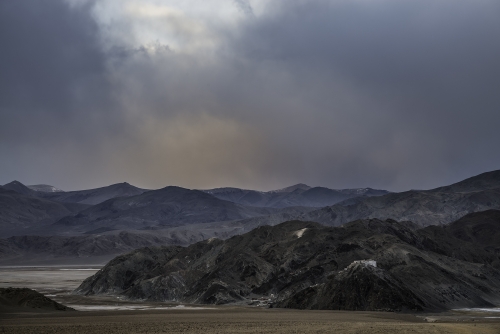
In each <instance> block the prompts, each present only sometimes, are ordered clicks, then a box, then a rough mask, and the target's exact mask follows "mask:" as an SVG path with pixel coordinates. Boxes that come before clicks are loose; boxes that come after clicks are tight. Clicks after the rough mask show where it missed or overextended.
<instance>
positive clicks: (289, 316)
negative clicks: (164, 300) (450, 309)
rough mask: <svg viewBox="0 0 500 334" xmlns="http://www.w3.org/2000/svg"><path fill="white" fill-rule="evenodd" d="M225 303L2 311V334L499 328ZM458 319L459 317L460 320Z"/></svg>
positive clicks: (494, 323) (497, 325) (497, 326)
mask: <svg viewBox="0 0 500 334" xmlns="http://www.w3.org/2000/svg"><path fill="white" fill-rule="evenodd" d="M444 318H445V317H443V319H439V320H438V321H444V322H434V323H430V322H427V321H426V320H425V319H424V318H422V317H417V316H414V315H405V314H395V313H377V312H343V311H299V310H284V309H271V310H270V309H256V308H244V307H225V308H224V307H221V308H217V309H205V310H168V311H165V310H161V311H106V312H72V313H64V314H60V313H59V314H55V313H39V314H33V313H30V314H27V313H25V314H21V313H19V314H3V315H0V333H36V334H43V333H75V334H78V333H107V334H108V333H109V334H113V333H203V334H209V333H383V334H388V333H412V334H414V333H449V334H455V333H475V334H480V333H484V334H489V333H491V334H494V333H500V322H498V319H491V320H490V321H488V319H484V318H483V319H481V320H480V323H476V321H473V320H472V319H469V320H463V319H458V318H448V319H444ZM456 321H459V323H457V322H456Z"/></svg>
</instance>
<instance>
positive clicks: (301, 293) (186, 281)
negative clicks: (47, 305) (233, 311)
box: [75, 211, 500, 311]
mask: <svg viewBox="0 0 500 334" xmlns="http://www.w3.org/2000/svg"><path fill="white" fill-rule="evenodd" d="M482 216H483V217H484V219H483V218H481V217H482ZM485 226H487V227H488V229H491V230H494V231H498V230H499V229H500V213H499V212H498V211H488V212H485V213H478V214H476V215H472V216H467V217H464V218H463V219H461V220H460V221H458V222H456V223H453V224H451V225H450V226H449V227H442V226H432V227H429V228H425V229H421V230H417V229H416V225H415V224H412V223H405V222H402V223H400V222H396V221H393V220H386V221H381V220H377V219H370V220H359V221H355V222H351V223H349V224H346V225H345V226H343V227H336V228H331V227H324V226H321V225H319V224H317V223H311V222H301V221H292V222H286V223H283V224H280V225H277V226H273V227H270V226H262V227H259V228H257V229H255V230H253V231H251V232H249V233H246V234H244V235H240V236H235V237H232V238H230V239H228V240H225V241H222V240H218V239H210V240H207V241H204V242H198V243H196V244H193V245H191V246H189V247H185V248H184V247H175V246H172V247H160V248H144V249H139V250H136V251H134V252H132V253H129V254H126V255H122V256H119V257H117V258H115V259H113V260H112V261H110V262H109V263H108V264H107V265H106V266H105V267H104V268H103V269H101V270H100V271H99V272H97V273H96V274H95V275H94V276H92V277H89V278H88V279H86V280H85V281H84V282H83V283H82V284H81V285H80V287H79V288H78V289H77V290H75V293H79V294H87V295H88V294H119V295H123V296H126V297H129V298H137V299H144V298H145V299H150V300H163V301H166V300H176V301H181V302H194V303H207V304H224V303H245V304H246V303H254V300H253V299H255V298H259V299H265V300H266V303H271V304H275V305H277V306H280V307H293V308H309V309H345V310H395V311H401V310H414V311H418V310H444V309H449V308H457V307H481V306H492V305H498V303H499V302H500V263H499V254H498V253H497V250H496V249H492V248H491V247H490V246H489V245H490V244H494V243H495V242H496V243H497V244H500V240H497V239H496V238H497V236H498V234H497V233H496V234H492V235H493V237H492V239H490V240H489V241H488V242H487V243H486V246H485V245H483V241H484V240H486V239H485V238H486V236H485V235H483V234H481V233H478V231H481V230H483V229H484V228H485ZM463 230H466V231H476V232H471V233H472V234H474V233H475V234H474V235H475V238H476V239H474V238H470V236H469V234H465V235H464V234H463V233H461V232H459V231H463ZM457 233H458V234H459V236H463V237H458V236H456V234H457ZM489 234H490V235H491V233H489ZM464 238H469V241H466V240H464ZM357 260H373V261H376V267H375V266H373V265H372V262H355V261H357Z"/></svg>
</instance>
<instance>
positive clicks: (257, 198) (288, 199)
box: [205, 184, 389, 208]
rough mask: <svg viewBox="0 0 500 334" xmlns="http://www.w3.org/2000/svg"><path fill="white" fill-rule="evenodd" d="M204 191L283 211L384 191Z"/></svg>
mask: <svg viewBox="0 0 500 334" xmlns="http://www.w3.org/2000/svg"><path fill="white" fill-rule="evenodd" d="M205 192H207V193H209V194H211V195H213V196H215V197H217V198H219V199H223V200H226V201H231V202H234V203H239V204H242V205H251V206H259V207H272V208H284V207H291V206H307V207H323V206H327V205H332V204H335V203H338V202H341V201H343V200H346V199H349V198H354V197H359V196H380V195H385V194H387V193H389V192H388V191H386V190H376V189H371V188H362V189H342V190H334V189H329V188H324V187H309V186H307V185H305V184H296V185H294V186H290V187H287V188H283V189H279V190H273V191H267V192H264V191H256V190H247V189H239V188H217V189H210V190H205Z"/></svg>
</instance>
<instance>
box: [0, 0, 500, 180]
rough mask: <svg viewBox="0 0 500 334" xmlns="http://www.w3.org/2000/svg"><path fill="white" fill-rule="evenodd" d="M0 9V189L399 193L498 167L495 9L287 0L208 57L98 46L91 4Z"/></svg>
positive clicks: (223, 36)
mask: <svg viewBox="0 0 500 334" xmlns="http://www.w3.org/2000/svg"><path fill="white" fill-rule="evenodd" d="M235 3H236V4H237V5H238V6H240V9H241V10H242V11H246V12H247V13H253V11H252V7H251V2H246V1H235ZM229 5H231V4H230V3H229ZM0 6H1V9H0V15H1V17H0V25H1V26H0V41H1V42H2V45H4V46H6V48H5V50H7V52H2V53H0V71H1V75H0V88H1V89H0V117H1V122H0V156H1V159H0V160H1V162H0V175H1V180H2V183H5V182H8V181H10V180H11V179H14V178H16V179H19V180H20V181H23V182H26V183H39V182H47V183H53V184H54V185H56V186H58V187H61V188H66V189H71V188H85V187H91V186H99V185H103V184H109V183H112V182H120V181H124V180H126V181H128V182H131V183H135V184H137V185H139V186H144V187H161V186H164V185H167V184H177V185H181V186H186V187H197V188H202V187H212V186H224V185H232V186H242V187H251V188H261V189H269V188H273V187H279V186H284V185H287V184H291V183H294V182H306V183H310V184H313V185H325V186H330V187H338V188H341V187H358V186H371V187H380V188H389V189H391V190H403V189H407V188H428V187H433V186H438V185H441V184H444V183H449V182H453V181H457V180H459V179H461V178H464V177H467V176H470V175H473V174H476V173H480V172H483V171H487V170H492V169H498V166H500V154H499V153H498V151H497V150H496V146H497V143H499V142H500V132H499V131H497V128H498V125H499V124H500V112H498V109H499V106H500V94H498V91H500V82H499V80H500V79H499V78H500V66H499V64H498V59H500V39H498V36H499V35H500V22H499V21H498V19H497V18H498V15H497V14H498V13H500V4H499V3H498V2H495V1H481V2H470V1H441V2H439V3H437V4H436V3H435V2H431V1H405V2H401V1H384V0H380V1H308V2H302V1H282V2H280V1H276V2H273V4H272V5H270V6H269V8H267V11H266V12H265V13H263V14H262V15H251V16H249V18H248V19H247V20H245V21H244V22H243V23H242V24H241V25H240V26H239V27H238V31H236V32H235V31H232V30H227V31H225V30H224V29H219V30H217V33H218V35H217V39H218V41H219V42H218V43H219V46H218V48H217V49H216V50H215V52H214V53H212V54H206V53H203V52H192V53H189V54H185V53H182V52H178V51H176V50H175V48H172V47H170V46H169V45H168V41H157V42H155V43H156V44H154V45H153V46H151V45H149V46H147V47H146V46H144V47H143V48H142V49H141V48H140V47H139V48H135V49H127V48H124V47H122V46H117V47H113V45H106V48H103V45H102V38H101V37H102V35H101V33H102V32H101V31H99V29H100V27H99V26H98V25H97V24H96V23H95V22H94V21H93V18H92V16H91V15H90V12H89V11H90V10H91V8H92V3H89V4H87V5H86V6H77V7H75V8H72V9H71V8H69V7H68V6H66V5H65V4H64V3H62V2H57V1H50V2H43V5H42V3H41V2H38V1H28V0H23V1H13V2H7V1H4V2H1V4H0ZM245 8H246V9H245ZM124 24H126V22H125V23H124ZM177 24H180V23H179V22H178V21H177ZM104 49H106V50H108V51H106V52H105V51H103V50H104ZM109 50H111V51H109Z"/></svg>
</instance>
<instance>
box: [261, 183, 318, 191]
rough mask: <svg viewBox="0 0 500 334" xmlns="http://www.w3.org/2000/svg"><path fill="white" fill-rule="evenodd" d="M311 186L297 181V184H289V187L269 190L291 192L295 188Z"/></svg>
mask: <svg viewBox="0 0 500 334" xmlns="http://www.w3.org/2000/svg"><path fill="white" fill-rule="evenodd" d="M311 188H312V187H310V186H308V185H307V184H304V183H297V184H295V185H293V186H289V187H286V188H282V189H277V190H272V191H270V192H274V193H291V192H292V191H295V190H297V189H299V190H309V189H311Z"/></svg>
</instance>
